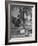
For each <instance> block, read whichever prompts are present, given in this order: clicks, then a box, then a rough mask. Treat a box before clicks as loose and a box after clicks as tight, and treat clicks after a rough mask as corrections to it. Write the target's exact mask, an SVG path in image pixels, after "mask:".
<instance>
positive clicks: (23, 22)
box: [5, 1, 37, 45]
mask: <svg viewBox="0 0 38 46" xmlns="http://www.w3.org/2000/svg"><path fill="white" fill-rule="evenodd" d="M35 42H37V3H36V2H21V1H8V2H6V36H5V44H6V45H8V44H19V43H35Z"/></svg>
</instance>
